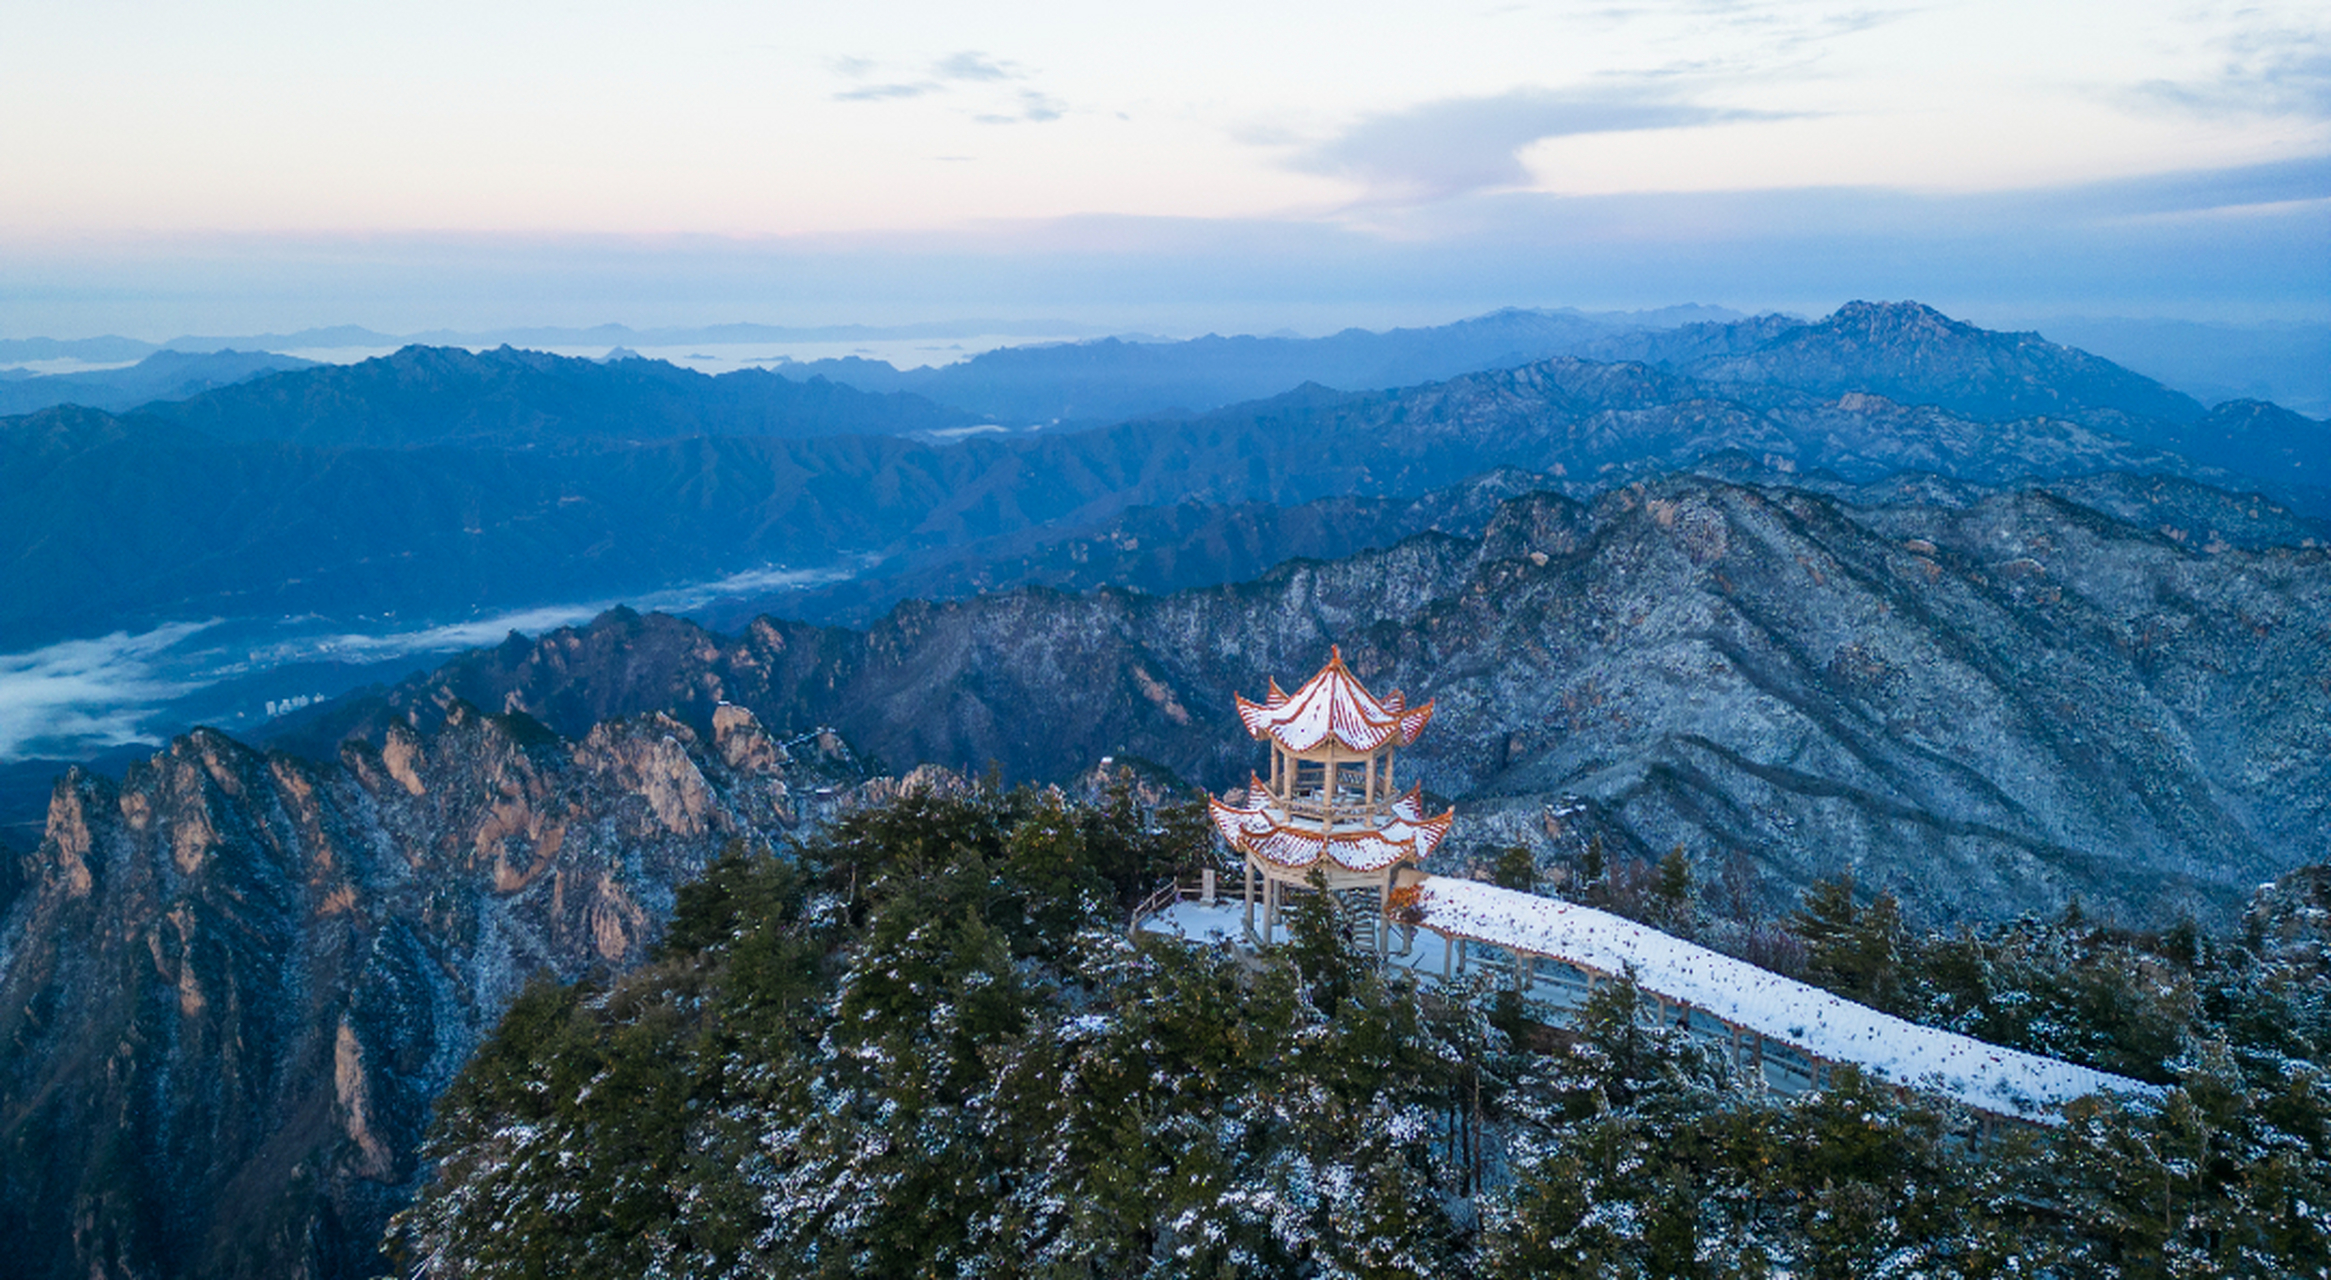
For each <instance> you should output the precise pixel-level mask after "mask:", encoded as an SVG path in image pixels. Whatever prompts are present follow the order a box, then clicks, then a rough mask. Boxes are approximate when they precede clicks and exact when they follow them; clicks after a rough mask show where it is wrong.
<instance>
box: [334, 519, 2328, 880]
mask: <svg viewBox="0 0 2331 1280" xmlns="http://www.w3.org/2000/svg"><path fill="white" fill-rule="evenodd" d="M2311 528H2313V526H2312V525H2311V524H2309V523H2308V522H2306V521H2303V520H2299V519H2297V518H2295V517H2291V516H2289V514H2288V513H2279V512H2277V511H2276V510H2275V509H2274V508H2272V507H2271V505H2269V504H2265V503H2263V502H2261V501H2260V500H2258V499H2256V498H2250V497H2244V496H2241V495H2235V494H2228V493H2223V492H2219V491H2215V490H2211V489H2208V488H2205V487H2202V486H2197V485H2187V484H2181V483H2177V482H2172V481H2164V480H2159V479H2137V478H2129V477H2120V478H2103V479H2096V480H2088V481H2082V482H2079V483H2077V484H2072V485H2067V486H2064V487H2063V488H2061V489H2056V488H2025V489H2017V490H2007V491H2000V492H1986V491H1983V490H1979V489H1969V488H1967V487H1965V486H1954V485H1951V484H1947V483H1944V482H1939V481H1934V482H1928V483H1919V482H1917V481H1914V480H1897V481H1892V482H1888V483H1886V484H1882V485H1877V486H1873V487H1870V488H1867V489H1854V488H1852V487H1851V486H1844V485H1837V486H1834V487H1833V491H1832V492H1831V493H1830V494H1818V493H1814V492H1811V491H1808V490H1806V489H1803V488H1795V487H1777V486H1759V485H1748V484H1737V483H1727V482H1723V481H1719V480H1714V479H1710V478H1706V477H1673V478H1670V479H1667V480H1664V481H1661V482H1658V483H1655V484H1649V485H1643V486H1631V487H1627V488H1623V489H1620V490H1617V491H1615V492H1613V493H1610V494H1608V495H1606V496H1604V497H1603V498H1602V499H1600V500H1598V501H1597V502H1596V503H1595V504H1594V505H1593V506H1591V507H1587V506H1581V505H1579V504H1576V503H1573V502H1570V501H1568V500H1567V499H1564V498H1561V497H1559V496H1556V495H1550V494H1539V495H1534V496H1531V497H1527V498H1521V499H1515V500H1512V501H1509V502H1507V503H1505V504H1504V505H1503V506H1502V507H1501V508H1500V509H1499V511H1498V513H1497V515H1496V516H1495V517H1494V518H1493V519H1492V520H1491V521H1490V522H1489V525H1488V528H1487V529H1486V530H1485V532H1484V533H1483V534H1482V536H1480V537H1478V538H1461V537H1455V536H1450V535H1446V534H1438V533H1427V534H1423V535H1420V536H1418V537H1415V538H1412V539H1409V540H1408V541H1405V542H1403V543H1401V544H1399V545H1398V546H1395V547H1393V548H1390V549H1388V550H1383V551H1377V552H1370V553H1367V554H1364V555H1361V556H1357V557H1352V558H1348V559H1344V560H1339V561H1331V562H1295V563H1290V564H1286V565H1282V566H1280V567H1279V568H1277V569H1275V570H1274V571H1272V572H1271V573H1270V574H1268V575H1266V576H1264V577H1263V578H1261V579H1259V580H1256V581H1253V582H1249V583H1245V584H1241V585H1236V586H1227V587H1219V588H1211V589H1205V590H1193V591H1184V592H1180V593H1176V594H1172V595H1165V596H1151V595H1144V594H1141V593H1137V592H1128V591H1121V590H1099V591H1094V592H1091V593H1088V594H1081V595H1070V594H1063V593H1059V592H1054V591H1047V590H1023V591H1017V592H1011V593H1006V594H1000V595H990V596H982V597H978V598H975V599H971V600H966V601H960V602H955V603H948V604H936V605H934V604H921V603H910V604H906V605H902V606H900V607H899V608H898V609H896V610H895V611H893V612H892V613H891V614H890V615H888V616H887V617H885V618H884V619H883V620H881V621H880V622H879V623H877V624H875V625H874V626H873V627H872V628H871V629H869V630H867V631H864V632H859V631H853V630H846V629H842V628H819V627H812V626H808V625H805V624H801V623H791V622H784V621H779V620H774V619H766V618H764V619H761V620H759V621H756V622H754V623H753V624H752V625H751V626H749V627H747V628H746V629H745V630H744V632H743V634H741V635H736V636H724V635H719V634H715V633H712V632H708V631H705V630H703V629H701V628H698V627H696V626H694V625H693V624H690V623H686V622H682V621H679V620H676V619H671V618H662V617H641V616H639V615H637V614H631V613H628V612H622V613H617V614H611V615H609V616H607V617H604V618H602V619H600V620H599V621H598V622H597V623H595V624H593V625H592V626H590V627H588V628H582V629H569V630H563V631H559V632H555V633H552V634H550V635H547V636H544V637H543V638H542V639H541V640H539V641H527V640H525V639H523V638H520V637H513V638H512V639H511V641H510V642H508V643H506V644H505V645H503V646H501V647H500V648H498V649H494V650H488V651H481V652H479V653H476V654H473V655H471V656H469V657H467V658H464V659H462V660H459V661H456V662H454V663H452V664H449V665H448V666H446V667H445V668H443V669H441V670H440V671H438V672H437V673H435V674H433V675H431V676H429V677H426V678H423V679H419V680H416V681H413V682H411V683H409V684H407V685H405V686H402V687H400V688H397V689H394V690H390V691H387V692H386V693H385V694H384V695H382V696H381V697H379V698H377V699H374V700H372V701H371V702H369V703H361V704H360V703H351V704H346V705H343V706H341V707H338V708H334V709H331V710H330V711H329V712H327V713H325V714H323V715H320V716H318V717H316V718H315V719H313V720H312V721H311V722H310V723H309V724H308V725H307V727H306V730H305V732H307V733H308V734H309V735H310V738H311V740H312V741H315V742H322V741H329V740H331V739H333V738H334V737H336V736H337V735H338V734H340V733H342V732H357V733H360V734H361V733H368V732H369V733H377V732H378V726H380V725H382V724H386V723H391V722H397V721H402V720H405V719H409V718H412V717H416V716H418V717H421V718H422V719H424V720H426V718H427V717H428V716H429V715H430V714H432V708H435V707H439V706H444V705H451V704H453V703H454V702H455V701H456V700H466V701H469V702H474V703H478V704H481V705H488V706H495V707H502V708H507V709H510V710H513V711H524V712H526V713H528V714H530V715H534V716H538V717H541V718H542V719H543V720H545V721H546V722H548V723H550V724H552V725H554V726H557V727H559V728H561V729H562V730H566V731H575V730H578V729H579V728H580V727H582V726H586V725H588V724H590V723H593V722H595V721H597V720H599V719H602V718H605V717H607V716H610V715H621V714H631V713H634V712H636V711H638V710H641V709H644V708H647V707H669V708H672V709H673V711H674V714H676V715H679V716H681V717H682V718H683V719H688V720H690V721H691V722H693V723H699V724H701V723H704V722H705V721H704V717H705V716H707V715H708V714H709V713H710V711H711V710H712V708H714V707H715V706H716V705H717V703H718V702H719V701H720V700H722V699H727V700H730V701H733V702H736V703H739V704H743V705H747V706H750V707H752V708H754V710H755V711H756V712H757V713H758V714H759V715H760V716H761V717H762V718H763V720H764V721H765V722H767V723H769V724H770V725H772V726H775V727H780V728H782V729H783V730H785V731H794V730H797V729H799V728H801V727H805V726H810V725H817V724H832V725H835V726H838V727H840V728H841V730H842V732H843V733H844V735H845V736H846V737H848V738H849V739H850V741H851V742H853V743H855V744H857V745H858V746H860V747H862V748H864V749H866V750H868V751H870V752H872V753H873V754H874V755H875V756H877V757H878V758H879V759H881V760H882V761H884V762H886V763H887V764H888V765H889V766H891V767H893V768H897V767H903V766H906V765H911V764H915V763H918V762H925V761H929V762H937V763H941V764H946V765H950V766H953V767H957V768H962V769H966V770H971V771H978V770H981V769H984V768H985V767H987V765H988V763H989V762H990V761H993V762H996V763H997V764H998V765H1000V767H1001V768H1002V769H1003V770H1004V771H1005V773H1006V774H1007V776H1009V777H1011V778H1013V779H1015V780H1017V779H1050V778H1059V777H1064V776H1067V775H1068V774H1070V773H1072V772H1074V771H1075V770H1077V769H1079V768H1081V767H1083V766H1084V765H1085V764H1086V763H1088V762H1089V761H1091V760H1093V759H1095V758H1098V757H1100V756H1103V755H1109V754H1117V755H1128V754H1129V755H1135V756H1140V757H1144V758H1147V759H1150V760H1153V761H1156V762H1158V763H1160V764H1162V765H1164V766H1165V767H1167V768H1170V769H1172V770H1174V771H1175V772H1177V773H1179V774H1180V775H1181V776H1183V777H1186V778H1189V779H1192V780H1195V781H1200V782H1203V783H1206V784H1208V785H1211V786H1214V787H1218V788H1219V787H1223V786H1228V785H1233V784H1235V783H1238V782H1242V781H1244V779H1245V776H1246V770H1247V769H1248V767H1249V766H1250V765H1252V764H1253V763H1255V759H1256V757H1255V755H1254V752H1253V750H1252V749H1251V744H1249V743H1247V742H1245V740H1244V739H1243V738H1241V737H1240V736H1238V734H1237V733H1236V732H1235V729H1234V726H1235V723H1236V721H1235V719H1234V716H1233V713H1232V708H1231V702H1230V695H1231V693H1232V691H1233V690H1238V691H1244V692H1247V693H1249V694H1253V693H1255V692H1257V691H1259V690H1260V689H1261V688H1262V687H1263V683H1264V681H1265V680H1266V679H1267V678H1269V677H1273V676H1276V677H1278V678H1279V679H1281V680H1282V681H1285V680H1288V679H1292V678H1300V677H1302V676H1304V675H1307V674H1309V673H1310V671H1311V670H1312V669H1314V668H1315V667H1316V666H1317V664H1318V663H1319V661H1320V659H1321V657H1322V656H1323V655H1324V654H1325V652H1326V649H1327V646H1328V645H1329V644H1330V643H1340V644H1341V645H1342V646H1343V648H1344V652H1345V654H1346V655H1347V656H1348V657H1350V658H1351V659H1352V661H1353V664H1354V666H1355V669H1357V670H1358V671H1359V672H1360V674H1361V675H1362V676H1363V677H1364V678H1366V679H1367V680H1368V681H1370V682H1371V684H1378V683H1380V684H1384V685H1387V686H1401V687H1405V688H1406V689H1408V690H1409V691H1411V693H1412V694H1415V695H1417V696H1422V697H1432V698H1436V699H1438V701H1439V705H1440V711H1439V714H1438V716H1437V718H1436V719H1435V721H1434V724H1433V727H1432V730H1431V732H1429V733H1428V734H1427V735H1426V737H1425V739H1424V741H1423V742H1422V743H1421V744H1419V746H1418V747H1417V748H1416V749H1415V750H1413V751H1411V752H1409V753H1406V754H1405V755H1404V756H1403V762H1402V768H1403V771H1404V775H1405V776H1410V777H1416V778H1420V779H1421V780H1422V781H1423V782H1424V783H1425V784H1426V785H1427V786H1428V787H1431V788H1432V789H1433V790H1435V791H1437V792H1439V793H1440V794H1442V795H1444V796H1447V797H1450V798H1452V799H1454V800H1456V801H1457V802H1458V803H1459V811H1460V813H1461V814H1462V815H1464V817H1465V822H1464V823H1463V824H1462V826H1461V828H1460V838H1459V839H1458V841H1457V844H1456V847H1458V848H1459V850H1460V856H1462V849H1463V846H1464V845H1465V844H1467V843H1468V842H1470V843H1471V844H1472V845H1473V846H1475V847H1479V846H1482V845H1486V844H1489V843H1494V842H1502V841H1508V840H1522V841H1527V842H1531V843H1534V844H1536V845H1537V846H1538V847H1539V848H1540V850H1541V852H1542V853H1543V854H1544V855H1545V856H1547V857H1556V856H1560V855H1561V854H1562V853H1563V852H1564V851H1565V850H1570V851H1575V849H1576V844H1577V841H1579V840H1581V839H1583V838H1585V837H1586V836H1588V835H1590V834H1600V835H1601V836H1602V837H1603V839H1604V840H1605V842H1606V844H1608V845H1610V846H1611V847H1613V848H1614V849H1632V850H1635V851H1637V852H1641V853H1648V854H1656V853H1658V852H1663V851H1665V850H1667V849H1668V848H1671V847H1672V846H1674V845H1676V844H1679V843H1680V844H1682V845H1684V847H1685V848H1686V850H1687V852H1689V853H1690V854H1692V855H1693V856H1694V857H1695V858H1697V859H1699V860H1701V861H1702V863H1703V864H1708V863H1712V862H1714V861H1717V860H1721V859H1725V858H1728V857H1730V856H1731V855H1732V854H1733V853H1735V852H1737V853H1740V854H1743V855H1745V856H1747V857H1749V858H1751V859H1753V860H1755V861H1756V862H1757V863H1759V864H1761V866H1762V868H1763V870H1764V872H1765V877H1766V880H1767V881H1768V892H1769V893H1770V894H1771V895H1772V896H1773V898H1774V900H1775V901H1776V902H1778V901H1785V900H1786V898H1787V897H1788V895H1789V894H1790V893H1791V891H1792V888H1793V887H1796V886H1802V885H1804V884H1806V883H1808V882H1809V881H1810V880H1811V879H1813V878H1814V877H1818V876H1828V875H1834V874H1836V873H1838V872H1841V871H1847V870H1851V871H1854V872H1855V873H1856V874H1857V876H1858V877H1859V878H1860V880H1861V882H1862V883H1863V884H1865V885H1869V886H1887V885H1901V886H1909V885H1911V884H1915V885H1916V886H1917V892H1916V893H1915V894H1911V895H1906V896H1909V897H1912V898H1914V899H1915V900H1916V901H1918V902H1920V903H1922V904H1925V905H1926V906H1927V907H1928V908H1929V909H1931V910H1932V911H1935V912H1938V913H1941V914H1943V915H1945V916H1966V917H1996V916H2003V915H2012V914H2015V913H2017V912H2022V911H2027V910H2047V909H2054V908H2057V907H2060V906H2062V905H2063V904H2064V903H2065V902H2067V901H2068V900H2070V899H2071V898H2072V897H2074V896H2078V897H2080V898H2082V899H2083V900H2085V901H2087V902H2088V903H2089V904H2090V905H2091V906H2092V907H2098V906H2101V908H2102V909H2104V910H2107V911H2111V912H2116V913H2119V914H2120V915H2121V916H2122V917H2123V918H2126V919H2130V920H2132V921H2135V920H2145V921H2166V920H2167V919H2169V918H2171V917H2174V916H2175V915H2177V914H2178V913H2181V912H2191V913H2195V914H2197V915H2202V916H2211V917H2222V916H2224V915H2225V914H2227V913H2229V912H2231V911H2233V910H2234V909H2235V908H2236V906H2237V905H2238V904H2239V902H2240V901H2241V899H2242V896H2243V895H2244V894H2245V893H2246V892H2247V890H2248V889H2249V887H2250V886H2252V885H2254V884H2256V883H2258V882H2259V881H2261V880H2264V879H2267V878H2270V877H2272V876H2273V875H2275V874H2277V873H2279V872H2282V871H2285V870H2288V869H2290V868H2292V867H2296V866H2299V865H2302V864H2305V863H2307V862H2310V861H2316V860H2319V859H2320V857H2321V850H2322V849H2323V848H2324V846H2325V841H2326V838H2327V837H2331V798H2327V797H2325V796H2324V795H2323V794H2322V792H2321V788H2320V785H2319V783H2320V767H2321V761H2322V760H2323V759H2324V758H2326V755H2327V753H2331V675H2327V674H2326V672H2331V621H2327V620H2331V552H2327V551H2326V550H2325V549H2324V548H2323V547H2321V546H2316V545H2310V544H2311V542H2312V541H2313V539H2312V537H2311V536H2306V535H2304V531H2305V530H2308V529H2311ZM1557 810H1560V811H1566V812H1569V813H1571V814H1572V815H1573V816H1572V817H1570V818H1567V819H1560V820H1557V819H1556V818H1554V817H1553V816H1552V814H1553V813H1554V812H1555V811H1557Z"/></svg>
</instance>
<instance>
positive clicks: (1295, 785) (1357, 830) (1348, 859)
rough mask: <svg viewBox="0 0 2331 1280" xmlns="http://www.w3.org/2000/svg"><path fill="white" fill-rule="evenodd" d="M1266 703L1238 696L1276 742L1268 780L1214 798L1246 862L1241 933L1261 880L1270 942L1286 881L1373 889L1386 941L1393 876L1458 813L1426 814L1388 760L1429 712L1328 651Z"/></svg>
mask: <svg viewBox="0 0 2331 1280" xmlns="http://www.w3.org/2000/svg"><path fill="white" fill-rule="evenodd" d="M1270 689H1271V692H1270V696H1269V698H1267V699H1266V700H1265V701H1263V702H1261V703H1254V702H1249V701H1247V700H1246V699H1245V698H1243V697H1240V698H1238V718H1239V719H1240V720H1241V721H1242V722H1244V723H1245V725H1246V731H1247V733H1248V734H1250V735H1252V736H1253V737H1255V738H1256V739H1258V740H1260V741H1263V742H1267V743H1269V744H1270V748H1271V772H1270V776H1269V777H1268V778H1264V777H1260V776H1250V778H1249V780H1248V783H1247V787H1246V791H1245V793H1244V794H1243V795H1240V794H1239V793H1236V792H1233V793H1232V795H1233V796H1236V797H1237V799H1236V801H1235V803H1234V802H1233V801H1231V800H1229V799H1213V798H1209V800H1208V811H1209V813H1210V814H1211V815H1212V817H1213V819H1214V826H1215V829H1216V830H1218V831H1220V832H1221V833H1222V838H1223V840H1224V841H1226V842H1228V843H1229V845H1230V847H1231V848H1233V849H1236V850H1237V851H1238V852H1239V854H1240V856H1241V857H1243V858H1244V859H1245V860H1246V929H1247V933H1248V934H1249V935H1255V911H1256V907H1257V905H1258V903H1257V898H1256V882H1257V881H1258V880H1259V881H1260V882H1261V900H1260V904H1259V905H1260V906H1261V909H1262V932H1261V933H1260V935H1256V936H1259V937H1260V938H1261V940H1263V941H1265V942H1268V941H1269V940H1270V938H1271V935H1272V933H1273V931H1274V930H1275V928H1276V927H1277V925H1278V919H1279V904H1280V902H1281V901H1282V900H1283V899H1284V897H1285V891H1286V889H1287V888H1288V887H1290V886H1292V887H1295V888H1313V887H1316V886H1317V885H1319V884H1322V883H1324V885H1325V886H1326V889H1327V891H1328V892H1330V893H1338V894H1340V893H1346V892H1349V891H1353V890H1368V891H1371V892H1373V893H1375V894H1376V896H1377V904H1376V905H1377V912H1376V930H1375V943H1376V946H1377V948H1378V949H1379V950H1381V949H1382V948H1383V946H1384V943H1385V934H1384V928H1383V914H1384V908H1385V906H1386V905H1387V904H1388V903H1389V901H1390V898H1391V892H1392V883H1393V877H1394V875H1395V873H1396V872H1397V871H1398V870H1399V869H1400V868H1401V867H1413V866H1415V865H1417V864H1418V863H1420V862H1422V861H1423V860H1424V859H1425V858H1426V857H1427V856H1429V855H1430V854H1431V853H1432V851H1433V849H1434V847H1435V846H1437V845H1439V844H1440V842H1441V838H1442V837H1443V836H1445V835H1447V834H1448V833H1449V824H1450V823H1451V822H1452V821H1454V820H1455V818H1456V811H1455V810H1454V809H1451V810H1447V811H1444V812H1443V813H1441V814H1440V815H1439V816H1437V817H1431V818H1428V817H1426V816H1425V813H1424V794H1423V790H1422V788H1419V787H1411V788H1409V790H1408V791H1407V792H1406V793H1402V792H1400V791H1399V790H1398V789H1397V788H1396V787H1395V786H1394V785H1393V781H1392V764H1393V759H1394V757H1395V755H1396V754H1397V753H1398V752H1399V750H1400V748H1402V747H1405V746H1408V745H1410V744H1411V743H1414V742H1415V741H1416V739H1417V735H1419V734H1421V733H1423V732H1424V727H1425V724H1426V723H1427V722H1428V721H1430V720H1431V719H1432V718H1433V704H1432V703H1430V702H1427V703H1425V704H1424V705H1423V706H1419V707H1411V706H1409V705H1408V703H1407V700H1406V699H1405V698H1404V697H1403V696H1402V695H1401V694H1400V693H1399V692H1398V691H1394V692H1393V693H1392V694H1390V695H1388V696H1387V697H1385V698H1382V699H1378V698H1377V697H1375V696H1374V695H1373V694H1370V693H1369V692H1368V690H1367V689H1366V688H1365V687H1363V686H1362V685H1361V684H1360V682H1359V680H1358V679H1357V678H1356V677H1354V676H1353V675H1352V673H1351V669H1350V668H1348V667H1346V666H1345V665H1344V655H1343V650H1342V649H1341V648H1340V647H1338V648H1333V649H1330V650H1329V653H1328V659H1327V665H1326V666H1324V667H1321V668H1320V669H1319V674H1318V675H1315V676H1313V677H1311V679H1309V680H1307V681H1305V682H1304V684H1303V687H1302V688H1300V689H1297V690H1296V691H1295V692H1294V693H1291V694H1290V693H1286V692H1283V691H1282V690H1281V689H1280V688H1279V682H1278V681H1276V680H1273V681H1271V683H1270Z"/></svg>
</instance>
